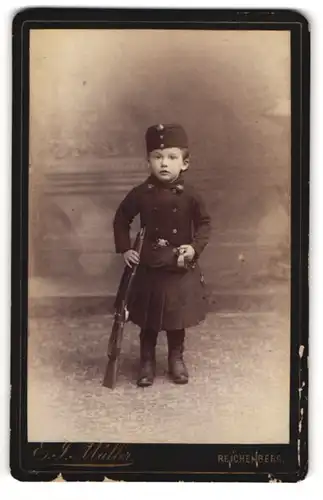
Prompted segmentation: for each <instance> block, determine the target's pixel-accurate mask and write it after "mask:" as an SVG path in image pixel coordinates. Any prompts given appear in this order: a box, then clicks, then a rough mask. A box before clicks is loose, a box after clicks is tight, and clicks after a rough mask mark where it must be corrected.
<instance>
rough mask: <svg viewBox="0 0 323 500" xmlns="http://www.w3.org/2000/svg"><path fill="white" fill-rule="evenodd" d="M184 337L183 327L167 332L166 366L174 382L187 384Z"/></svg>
mask: <svg viewBox="0 0 323 500" xmlns="http://www.w3.org/2000/svg"><path fill="white" fill-rule="evenodd" d="M184 339H185V330H184V329H182V330H169V331H168V332H167V341H168V367H169V373H170V375H171V377H172V379H173V381H174V382H175V384H187V382H188V372H187V368H186V366H185V363H184V359H183V353H184Z"/></svg>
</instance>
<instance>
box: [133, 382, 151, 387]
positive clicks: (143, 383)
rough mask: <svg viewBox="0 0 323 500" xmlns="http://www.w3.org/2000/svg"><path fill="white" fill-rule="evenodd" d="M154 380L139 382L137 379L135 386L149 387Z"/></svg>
mask: <svg viewBox="0 0 323 500" xmlns="http://www.w3.org/2000/svg"><path fill="white" fill-rule="evenodd" d="M153 383H154V382H148V381H147V382H140V381H138V382H137V386H138V387H151V386H152V385H153Z"/></svg>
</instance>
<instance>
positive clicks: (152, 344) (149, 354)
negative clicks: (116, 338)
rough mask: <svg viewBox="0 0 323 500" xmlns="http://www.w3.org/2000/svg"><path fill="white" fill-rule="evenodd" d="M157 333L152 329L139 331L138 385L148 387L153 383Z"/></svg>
mask: <svg viewBox="0 0 323 500" xmlns="http://www.w3.org/2000/svg"><path fill="white" fill-rule="evenodd" d="M157 335H158V332H155V331H153V330H141V332H140V367H139V376H138V380H137V385H138V386H139V387H149V386H150V385H152V384H153V383H154V378H155V371H156V355H155V348H156V342H157Z"/></svg>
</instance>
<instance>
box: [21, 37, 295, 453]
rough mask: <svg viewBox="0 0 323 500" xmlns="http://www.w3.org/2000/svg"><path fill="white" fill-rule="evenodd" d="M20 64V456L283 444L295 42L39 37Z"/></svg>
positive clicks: (287, 403) (288, 344)
mask: <svg viewBox="0 0 323 500" xmlns="http://www.w3.org/2000/svg"><path fill="white" fill-rule="evenodd" d="M29 63H30V69H29V78H30V79H29V186H28V193H29V213H28V227H29V234H28V361H27V363H28V365H27V373H28V374H27V387H28V391H27V410H28V412H27V432H28V441H29V442H42V443H46V442H47V443H50V442H72V443H75V442H89V443H90V442H99V443H159V444H161V443H173V444H174V443H176V444H180V443H182V444H194V443H196V444H230V443H235V444H242V445H243V444H264V445H267V444H268V445H273V444H277V443H280V444H288V443H289V442H290V384H291V380H290V373H291V366H290V360H291V324H290V317H291V241H290V234H291V203H290V200H291V41H290V32H289V31H288V30H286V31H284V30H279V31H278V30H248V29H244V30H229V29H228V30H227V29H221V30H190V29H185V30H184V29H183V30H180V29H171V30H166V29H165V30H162V29H123V30H122V29H120V30H118V29H50V28H46V29H31V30H30V49H29ZM113 356H114V357H113Z"/></svg>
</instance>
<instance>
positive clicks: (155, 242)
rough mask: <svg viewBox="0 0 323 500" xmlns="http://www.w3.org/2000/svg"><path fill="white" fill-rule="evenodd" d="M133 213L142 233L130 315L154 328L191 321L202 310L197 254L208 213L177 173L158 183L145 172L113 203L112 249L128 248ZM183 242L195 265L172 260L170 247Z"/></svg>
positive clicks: (198, 317) (205, 238)
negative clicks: (190, 250) (143, 178)
mask: <svg viewBox="0 0 323 500" xmlns="http://www.w3.org/2000/svg"><path fill="white" fill-rule="evenodd" d="M137 214H140V221H141V226H142V227H145V228H146V235H145V241H144V245H143V249H142V253H141V258H140V265H139V266H138V270H137V275H136V283H135V284H134V292H133V298H132V301H131V303H130V317H131V318H130V319H132V321H134V323H136V324H138V325H139V326H141V327H151V328H158V329H176V328H185V327H186V326H190V325H193V324H196V323H197V322H199V321H201V319H203V318H204V315H205V312H204V307H202V302H203V300H204V296H203V289H202V285H201V281H202V280H201V273H200V270H199V266H198V263H197V260H198V257H199V256H200V254H201V252H202V251H203V249H204V247H205V246H206V244H207V243H208V240H209V235H210V216H209V215H208V213H207V210H206V207H205V205H204V202H203V200H202V198H201V197H200V196H199V194H198V193H197V192H196V190H195V189H194V188H193V187H192V186H191V185H190V184H188V183H186V182H184V179H183V177H180V178H179V179H178V180H177V181H176V182H175V183H172V184H163V183H161V182H159V181H158V179H157V178H155V177H154V176H150V177H149V178H148V179H147V180H146V181H145V182H143V183H142V184H140V185H138V186H136V187H134V188H133V189H132V190H131V191H130V192H129V193H128V194H127V196H126V197H125V198H124V200H123V201H122V202H121V204H120V205H119V207H118V209H117V212H116V215H115V218H114V238H115V247H116V252H117V253H124V252H126V251H127V250H129V249H130V248H131V242H130V235H129V232H130V225H131V222H132V221H133V219H134V218H135V216H136V215H137ZM183 244H191V245H192V246H193V248H194V250H195V257H194V261H195V265H194V266H193V268H190V269H189V270H187V269H184V270H183V269H182V268H179V267H178V266H177V256H176V254H175V253H174V249H176V248H177V247H179V246H180V245H183ZM131 309H132V310H131ZM175 310H177V313H175V312H174V311H175ZM167 311H171V314H170V313H168V312H167ZM194 311H195V312H194Z"/></svg>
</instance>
